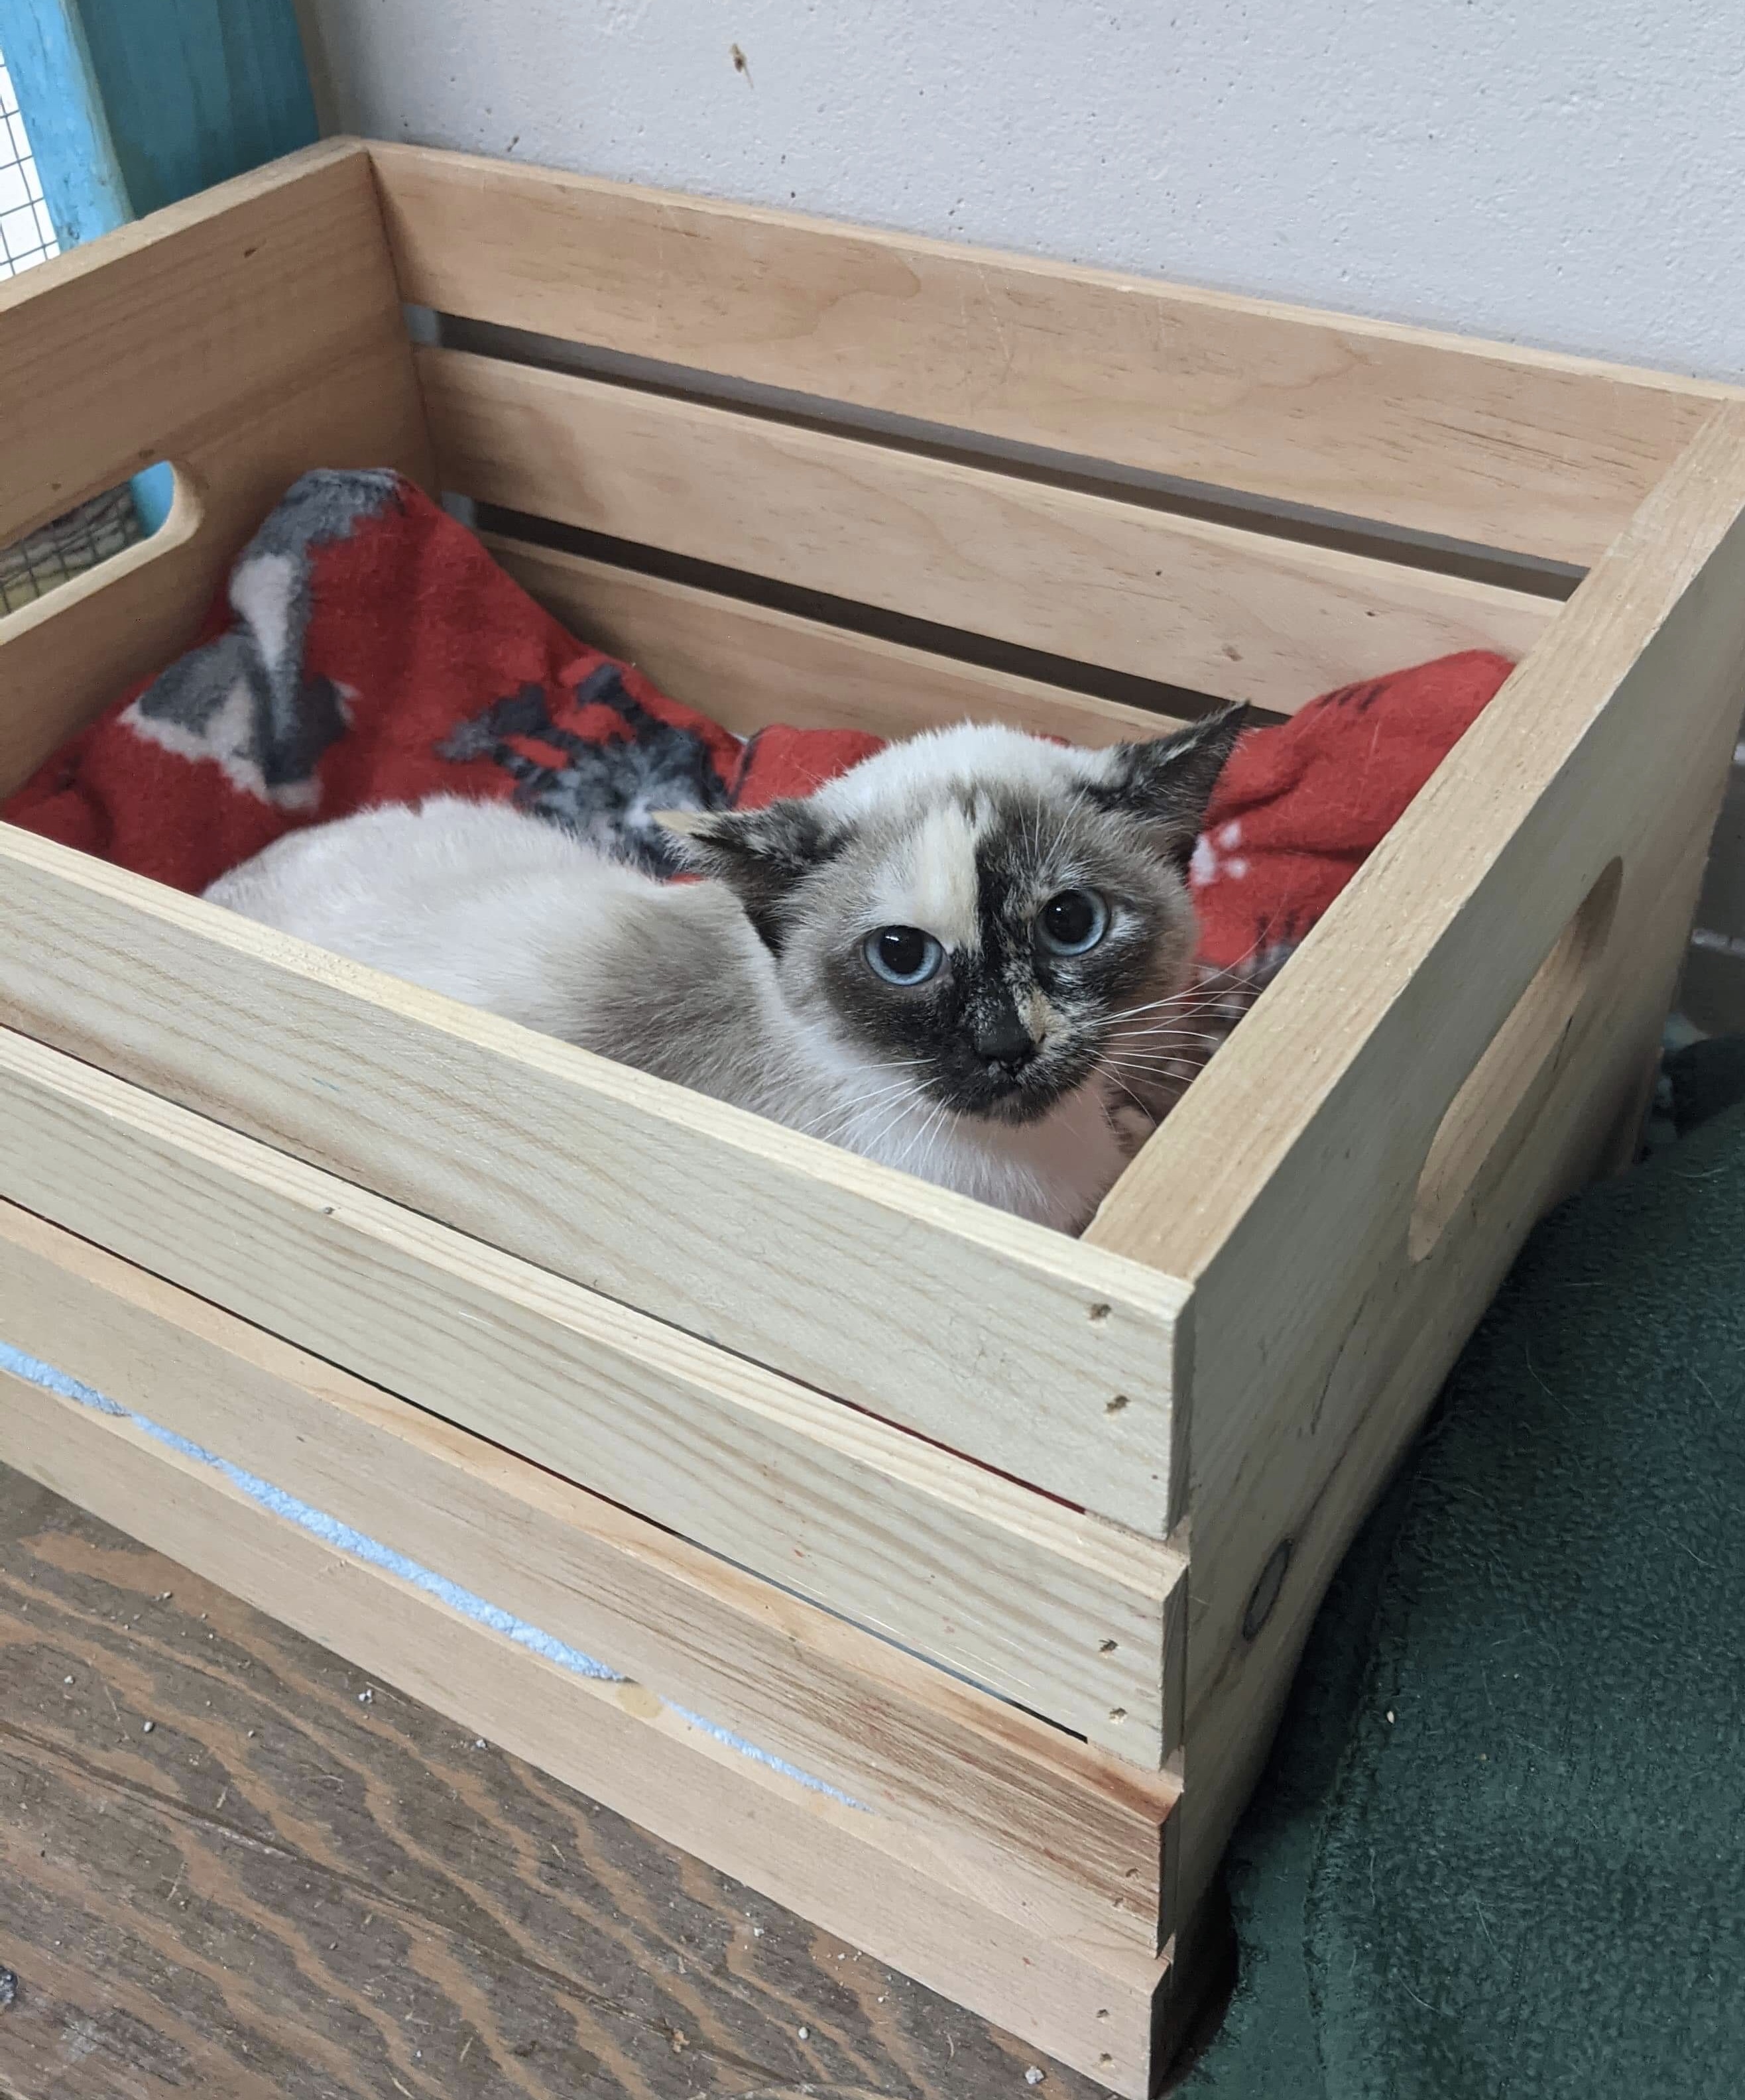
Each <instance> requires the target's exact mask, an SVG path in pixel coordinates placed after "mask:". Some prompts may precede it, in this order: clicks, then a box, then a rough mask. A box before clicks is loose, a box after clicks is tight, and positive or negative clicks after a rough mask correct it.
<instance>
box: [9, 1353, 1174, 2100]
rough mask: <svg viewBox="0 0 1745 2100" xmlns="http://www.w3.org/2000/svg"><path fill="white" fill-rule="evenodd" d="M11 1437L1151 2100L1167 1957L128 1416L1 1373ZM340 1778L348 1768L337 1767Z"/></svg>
mask: <svg viewBox="0 0 1745 2100" xmlns="http://www.w3.org/2000/svg"><path fill="white" fill-rule="evenodd" d="M0 1389H3V1394H4V1403H5V1414H4V1419H5V1420H6V1422H7V1427H8V1433H9V1436H11V1437H12V1438H13V1439H14V1440H15V1443H14V1445H13V1447H12V1448H15V1449H18V1450H19V1452H20V1454H21V1456H22V1458H23V1460H24V1464H25V1465H26V1466H27V1467H28V1468H29V1471H30V1472H31V1473H32V1475H33V1477H35V1478H37V1479H38V1480H41V1481H42V1484H43V1485H46V1486H48V1487H51V1488H52V1489H55V1492H56V1493H66V1494H67V1495H68V1498H69V1499H73V1500H76V1501H77V1502H79V1503H80V1504H81V1506H82V1507H86V1508H88V1509H90V1510H91V1511H92V1512H93V1514H95V1515H109V1514H111V1513H113V1512H115V1511H126V1515H127V1520H128V1521H129V1522H130V1523H132V1524H135V1525H136V1526H137V1527H138V1529H140V1530H142V1531H144V1533H146V1542H147V1543H148V1544H154V1545H156V1546H158V1547H159V1549H160V1550H161V1551H169V1552H170V1554H171V1555H172V1556H173V1557H175V1558H177V1559H179V1560H182V1561H183V1563H184V1564H187V1565H188V1566H189V1567H191V1568H192V1569H193V1570H194V1571H195V1573H198V1574H203V1575H205V1577H207V1578H208V1579H209V1580H221V1581H222V1582H223V1585H224V1586H225V1587H226V1588H228V1589H229V1590H232V1592H233V1593H234V1594H236V1595H239V1596H241V1598H243V1599H245V1601H247V1602H250V1603H254V1604H259V1605H264V1604H267V1602H270V1603H271V1604H272V1608H273V1611H274V1612H275V1614H276V1616H279V1617H283V1618H284V1619H285V1621H286V1622H287V1623H289V1624H290V1625H292V1626H295V1627H297V1628H298V1630H299V1631H303V1632H306V1633H307V1634H308V1635H310V1636H311V1638H314V1639H320V1640H321V1641H322V1642H323V1643H325V1644H327V1645H329V1646H332V1647H334V1648H336V1649H338V1652H340V1653H341V1654H342V1655H343V1656H345V1657H346V1658H347V1661H350V1662H351V1663H352V1664H353V1665H355V1666H356V1668H357V1669H358V1670H361V1671H363V1672H365V1673H367V1674H368V1678H369V1679H373V1681H374V1682H375V1683H378V1684H379V1683H383V1682H384V1681H385V1682H386V1683H388V1684H390V1685H393V1686H395V1687H397V1688H398V1689H399V1690H400V1691H401V1692H404V1693H406V1694H408V1695H409V1696H411V1697H413V1698H415V1699H421V1700H424V1701H427V1702H428V1703H430V1704H431V1705H435V1706H436V1707H437V1708H438V1709H439V1710H440V1711H442V1712H443V1713H444V1714H447V1715H448V1717H449V1718H451V1719H452V1720H453V1721H455V1722H457V1723H458V1724H459V1725H460V1727H462V1730H463V1731H464V1732H466V1734H467V1735H470V1736H484V1737H485V1738H486V1739H487V1740H488V1741H490V1742H492V1743H493V1744H499V1745H501V1747H502V1748H504V1749H507V1750H509V1751H510V1752H511V1753H512V1754H515V1755H516V1756H518V1757H524V1758H527V1759H528V1762H530V1763H532V1764H533V1765H536V1766H537V1767H539V1769H540V1770H541V1771H545V1772H546V1773H548V1774H550V1776H553V1777H554V1778H555V1779H558V1780H561V1781H563V1782H564V1783H566V1784H577V1783H578V1782H581V1781H583V1780H585V1783H586V1785H587V1786H588V1789H589V1790H590V1793H592V1794H593V1795H594V1797H595V1798H600V1799H603V1800H604V1801H606V1802H607V1804H608V1805H609V1806H612V1807H616V1808H617V1809H618V1810H619V1811H621V1813H625V1814H627V1815H630V1816H632V1817H633V1818H634V1820H636V1821H637V1822H638V1823H639V1824H642V1825H643V1826H644V1827H645V1828H647V1829H650V1830H651V1831H652V1832H653V1833H654V1834H655V1835H656V1836H657V1837H660V1838H665V1839H666V1840H667V1841H668V1842H671V1843H674V1844H677V1845H678V1846H681V1847H682V1848H683V1849H684V1850H686V1851H691V1852H694V1853H696V1855H698V1856H699V1857H701V1858H705V1859H707V1860H709V1861H710V1862H711V1863H712V1864H714V1865H715V1866H716V1867H718V1868H719V1869H720V1870H721V1871H722V1872H724V1873H730V1874H731V1875H732V1876H733V1877H735V1878H736V1879H738V1880H744V1881H749V1882H752V1883H753V1886H758V1887H759V1888H761V1889H762V1890H764V1892H765V1893H766V1894H767V1895H770V1896H771V1897H772V1898H773V1899H775V1900H776V1901H779V1902H784V1903H786V1904H789V1905H790V1906H791V1907H795V1908H800V1909H801V1910H802V1911H803V1913H805V1914H806V1916H807V1917H810V1918H811V1919H812V1920H813V1921H814V1922H815V1923H816V1924H818V1925H819V1926H822V1927H823V1928H824V1930H831V1931H837V1932H840V1933H842V1935H843V1936H845V1937H851V1938H852V1939H853V1941H854V1943H855V1944H856V1945H858V1946H859V1947H860V1948H863V1949H864V1951H865V1952H867V1953H868V1954H869V1955H871V1956H872V1957H873V1958H874V1959H876V1960H881V1961H883V1960H890V1961H894V1962H895V1961H900V1962H901V1963H902V1964H903V1967H904V1969H905V1971H906V1973H908V1974H912V1975H913V1976H915V1977H916V1978H917V1980H920V1981H922V1982H926V1983H929V1984H930V1986H936V1987H939V1988H944V1989H946V1990H947V1991H948V1992H949V1993H950V1994H951V1995H952V1996H953V1997H955V1998H956V2000H957V2001H958V2002H959V2003H960V2004H963V2005H968V2006H970V2007H971V2008H972V2009H974V2010H979V2011H980V2012H982V2013H983V2015H984V2017H987V2018H994V2019H998V2020H1001V2021H1003V2022H1006V2023H1010V2024H1013V2025H1014V2027H1015V2028H1016V2030H1017V2031H1018V2032H1021V2033H1023V2035H1025V2036H1027V2038H1028V2039H1029V2040H1031V2041H1032V2043H1033V2045H1035V2046H1036V2047H1038V2048H1047V2049H1050V2050H1051V2051H1052V2052H1053V2053H1054V2054H1058V2055H1060V2056H1062V2058H1063V2059H1064V2060H1067V2061H1070V2062H1074V2063H1077V2064H1079V2065H1080V2066H1085V2065H1088V2066H1089V2067H1093V2068H1094V2069H1096V2070H1098V2071H1099V2072H1100V2073H1101V2075H1102V2076H1103V2077H1104V2079H1105V2080H1106V2082H1107V2084H1109V2085H1111V2086H1112V2087H1113V2088H1114V2089H1115V2090H1117V2091H1118V2092H1121V2093H1125V2094H1129V2095H1132V2096H1133V2100H1138V2096H1139V2095H1140V2094H1141V2093H1142V2092H1143V2091H1144V2090H1145V2089H1146V2060H1147V2058H1148V2056H1149V2054H1150V2051H1151V2008H1152V2001H1153V2000H1154V1998H1155V1996H1156V1994H1157V1991H1158V1988H1159V1986H1160V1981H1161V1979H1162V1978H1163V1977H1164V1974H1166V1965H1165V1964H1164V1963H1163V1962H1160V1961H1158V1960H1157V1959H1155V1957H1149V1956H1146V1955H1143V1954H1142V1953H1140V1952H1138V1951H1136V1950H1135V1951H1127V1952H1120V1951H1118V1950H1115V1949H1113V1948H1091V1947H1089V1946H1086V1945H1084V1944H1074V1943H1062V1942H1061V1941H1059V1940H1058V1939H1052V1938H1045V1937H1042V1936H1040V1935H1034V1934H1032V1933H1029V1932H1027V1931H1025V1930H1023V1928H1022V1927H1020V1926H1018V1925H1016V1924H1015V1923H1014V1922H1013V1921H1010V1920H1009V1919H1006V1918H1005V1917H1001V1916H999V1915H998V1914H997V1913H993V1912H992V1911H989V1910H988V1909H987V1908H984V1907H983V1906H982V1905H980V1904H976V1903H974V1902H973V1901H971V1900H970V1899H965V1897H963V1896H961V1895H958V1894H957V1893H956V1891H954V1890H952V1889H950V1888H948V1887H947V1886H944V1885H943V1884H941V1883H939V1882H935V1881H934V1880H932V1879H930V1877H927V1876H926V1875H924V1874H921V1873H918V1872H917V1871H916V1870H914V1869H912V1868H905V1867H903V1865H901V1864H899V1862H897V1861H895V1860H891V1859H890V1857H888V1856H887V1855H882V1854H881V1853H879V1852H877V1851H875V1850H874V1849H872V1847H870V1846H868V1845H867V1844H866V1843H865V1842H864V1841H863V1839H862V1838H861V1837H860V1836H859V1829H858V1826H859V1823H860V1820H861V1819H860V1817H859V1815H858V1813H857V1812H856V1811H853V1810H851V1809H850V1808H847V1807H841V1806H838V1805H837V1804H836V1803H835V1802H831V1801H829V1800H828V1799H825V1798H822V1797H821V1796H819V1795H818V1794H817V1793H812V1792H810V1791H808V1790H806V1789H804V1788H803V1787H802V1786H801V1785H799V1783H798V1782H797V1781H796V1780H789V1779H787V1778H785V1777H784V1776H782V1775H781V1774H780V1773H778V1772H775V1771H770V1770H767V1769H766V1768H765V1767H762V1766H759V1765H757V1764H754V1763H753V1762H751V1761H749V1759H746V1758H743V1757H740V1756H739V1755H737V1754H735V1753H734V1752H733V1751H731V1749H727V1748H725V1747H723V1746H721V1745H718V1744H716V1743H715V1742H714V1740H713V1738H711V1737H710V1736H706V1735H705V1734H704V1733H703V1732H701V1731H700V1730H697V1729H696V1728H694V1727H687V1726H685V1725H683V1724H682V1723H671V1724H666V1723H662V1721H661V1720H660V1718H658V1717H656V1716H653V1715H652V1714H649V1713H648V1712H647V1710H646V1708H644V1707H642V1706H641V1705H640V1704H639V1702H636V1701H631V1702H628V1703H625V1704H621V1702H620V1701H619V1700H618V1699H617V1697H616V1696H615V1693H614V1687H610V1686H603V1685H601V1684H599V1683H594V1682H591V1681H590V1680H588V1679H583V1678H581V1677H579V1676H577V1674H574V1673H572V1672H571V1671H568V1670H563V1669H560V1668H559V1667H558V1666H557V1665H554V1664H553V1663H551V1662H548V1661H546V1659H545V1658H544V1657H541V1656H540V1655H538V1654H536V1653H533V1652H530V1651H529V1650H528V1648H525V1647H523V1646H520V1645H519V1644H517V1643H515V1642H514V1641H512V1640H510V1639H508V1638H507V1637H506V1635H502V1634H500V1633H497V1632H495V1631H493V1630H490V1629H488V1628H487V1627H485V1626H481V1625H479V1623H478V1622H476V1621H474V1620H472V1619H470V1618H466V1617H462V1616H461V1615H459V1614H457V1612H453V1611H452V1610H451V1609H449V1608H448V1607H447V1606H446V1605H444V1604H442V1603H440V1601H439V1600H438V1599H435V1597H433V1596H431V1595H429V1594H428V1593H427V1592H426V1591H425V1590H422V1589H417V1588H414V1587H413V1586H411V1585H410V1584H409V1583H406V1582H401V1581H400V1580H399V1579H398V1578H397V1577H394V1576H392V1575H391V1574H388V1573H385V1572H384V1571H383V1570H382V1569H381V1568H377V1567H374V1566H372V1565H370V1564H367V1563H365V1562H364V1561H362V1560H356V1559H353V1558H351V1557H350V1556H340V1555H336V1554H335V1553H334V1551H333V1550H332V1549H331V1548H330V1547H329V1546H325V1545H323V1544H322V1543H321V1542H319V1541H317V1540H316V1539H315V1538H313V1537H311V1536H310V1535H309V1534H308V1533H307V1532H306V1531H303V1530H302V1529H298V1527H296V1526H294V1525H292V1524H286V1523H282V1522H263V1520H262V1513H261V1511H260V1510H259V1509H258V1507H257V1506H256V1505H255V1504H254V1503H253V1502H250V1501H248V1500H247V1499H246V1498H245V1497H244V1496H243V1495H242V1493H241V1491H240V1490H239V1489H236V1488H235V1487H233V1486H232V1485H230V1484H229V1483H228V1481H227V1480H224V1479H223V1478H222V1477H221V1476H219V1474H218V1473H217V1472H215V1471H214V1470H213V1469H212V1468H211V1467H206V1466H202V1465H200V1464H198V1463H197V1462H195V1461H193V1460H192V1459H189V1458H184V1457H183V1456H182V1455H181V1454H179V1453H178V1452H176V1451H174V1450H171V1449H166V1446H165V1445H163V1444H162V1443H161V1442H159V1441H157V1440H152V1439H150V1438H148V1437H147V1436H145V1435H144V1432H140V1431H139V1430H137V1429H135V1427H133V1426H132V1425H131V1424H130V1423H129V1422H127V1421H126V1420H118V1419H117V1418H112V1417H108V1416H105V1415H103V1414H97V1413H95V1412H94V1411H93V1410H91V1409H89V1408H86V1407H83V1406H81V1405H77V1403H75V1402H73V1401H64V1400H60V1399H58V1398H57V1397H55V1396H54V1395H52V1394H51V1393H48V1392H44V1391H42V1389H41V1388H40V1387H37V1386H34V1385H29V1384H24V1383H21V1382H20V1381H19V1380H17V1379H12V1378H11V1377H9V1376H7V1375H6V1374H0ZM329 1769H331V1768H330V1767H329Z"/></svg>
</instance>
